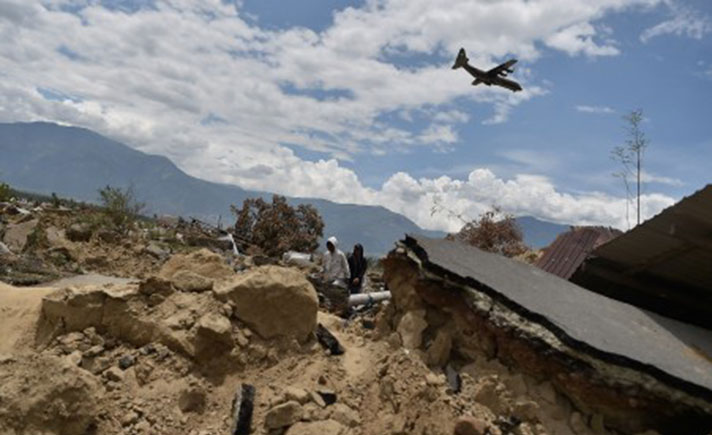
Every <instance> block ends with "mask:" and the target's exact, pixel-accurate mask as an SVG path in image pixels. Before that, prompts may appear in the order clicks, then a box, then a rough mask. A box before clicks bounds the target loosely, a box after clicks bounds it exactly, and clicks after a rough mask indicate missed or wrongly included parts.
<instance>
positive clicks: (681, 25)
mask: <svg viewBox="0 0 712 435" xmlns="http://www.w3.org/2000/svg"><path fill="white" fill-rule="evenodd" d="M667 3H668V5H669V6H670V11H671V14H672V17H671V18H670V19H668V20H665V21H663V22H661V23H659V24H656V25H655V26H653V27H650V28H647V29H645V30H644V31H643V33H641V34H640V40H641V41H643V42H648V41H649V40H651V39H652V38H655V37H656V36H662V35H676V36H687V37H689V38H694V39H702V37H703V36H704V35H706V34H707V33H709V32H712V20H710V17H709V16H708V15H705V14H703V13H700V12H699V11H697V10H695V9H693V8H691V7H689V6H687V5H683V4H680V3H679V2H677V1H673V0H668V1H667Z"/></svg>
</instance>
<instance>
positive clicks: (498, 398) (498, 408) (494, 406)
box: [473, 378, 510, 414]
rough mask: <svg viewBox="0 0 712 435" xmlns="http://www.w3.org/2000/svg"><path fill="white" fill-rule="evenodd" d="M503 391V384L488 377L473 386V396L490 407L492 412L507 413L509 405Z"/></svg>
mask: <svg viewBox="0 0 712 435" xmlns="http://www.w3.org/2000/svg"><path fill="white" fill-rule="evenodd" d="M505 392H506V390H505V388H504V385H502V384H500V383H498V382H497V381H496V380H494V379H492V378H489V379H483V380H481V381H480V382H479V383H478V384H477V385H476V386H475V391H474V394H473V397H474V399H475V400H476V401H477V402H478V403H480V404H482V405H484V406H486V407H488V408H489V409H491V410H492V412H493V413H495V414H507V413H508V411H509V408H510V406H509V404H508V403H507V399H506V397H505V394H504V393H505Z"/></svg>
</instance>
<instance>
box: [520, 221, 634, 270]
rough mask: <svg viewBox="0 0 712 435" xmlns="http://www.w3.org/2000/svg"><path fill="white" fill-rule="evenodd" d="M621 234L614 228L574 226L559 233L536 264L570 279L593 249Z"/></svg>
mask: <svg viewBox="0 0 712 435" xmlns="http://www.w3.org/2000/svg"><path fill="white" fill-rule="evenodd" d="M620 234H622V233H621V232H620V231H618V230H616V229H613V228H606V227H574V228H572V229H571V230H570V231H567V232H565V233H561V234H559V235H558V236H557V237H556V240H554V242H553V243H552V244H551V245H549V247H547V248H546V249H545V250H544V255H542V256H541V258H539V260H537V262H536V263H534V265H535V266H536V267H538V268H540V269H543V270H545V271H547V272H549V273H553V274H554V275H556V276H558V277H561V278H564V279H569V278H571V275H573V274H574V272H575V271H576V269H578V267H579V266H580V265H581V263H583V261H584V260H585V259H586V257H588V255H589V254H590V253H591V251H593V250H594V249H595V248H597V247H598V246H600V245H602V244H603V243H606V242H608V241H609V240H612V239H614V238H615V237H617V236H619V235H620Z"/></svg>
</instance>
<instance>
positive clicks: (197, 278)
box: [171, 270, 213, 292]
mask: <svg viewBox="0 0 712 435" xmlns="http://www.w3.org/2000/svg"><path fill="white" fill-rule="evenodd" d="M171 282H172V283H173V286H174V287H175V288H176V289H178V290H180V291H184V292H205V291H210V290H212V289H213V280H212V279H209V278H206V277H204V276H203V275H198V274H197V273H195V272H192V271H190V270H179V271H178V272H176V273H175V274H174V275H173V278H171Z"/></svg>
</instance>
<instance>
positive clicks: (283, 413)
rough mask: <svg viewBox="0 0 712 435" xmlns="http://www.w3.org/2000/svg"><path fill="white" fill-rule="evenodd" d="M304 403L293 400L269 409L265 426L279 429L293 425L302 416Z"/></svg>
mask: <svg viewBox="0 0 712 435" xmlns="http://www.w3.org/2000/svg"><path fill="white" fill-rule="evenodd" d="M302 413H303V410H302V405H300V404H299V402H295V401H293V400H291V401H289V402H286V403H282V404H281V405H277V406H275V407H274V408H272V409H270V410H269V411H267V414H266V415H265V427H266V428H267V429H278V428H282V427H286V426H291V425H293V424H294V423H296V422H298V421H299V420H301V418H302Z"/></svg>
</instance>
